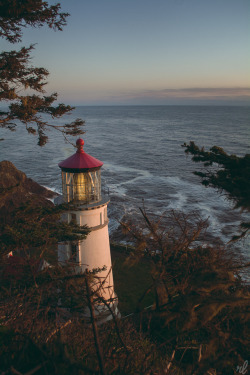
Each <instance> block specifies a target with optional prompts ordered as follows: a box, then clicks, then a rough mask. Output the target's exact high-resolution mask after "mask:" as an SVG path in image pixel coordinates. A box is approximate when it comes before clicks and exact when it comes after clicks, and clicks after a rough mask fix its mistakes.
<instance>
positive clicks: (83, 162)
mask: <svg viewBox="0 0 250 375" xmlns="http://www.w3.org/2000/svg"><path fill="white" fill-rule="evenodd" d="M83 145H84V140H83V139H81V138H79V139H78V140H77V141H76V146H77V151H76V153H75V154H74V155H72V156H70V157H69V158H68V159H65V160H63V161H61V163H59V164H58V165H59V167H60V168H62V169H63V170H68V171H69V172H70V171H72V172H81V170H87V169H94V168H100V167H101V166H102V165H103V162H101V161H100V160H98V159H96V158H94V157H93V156H91V155H89V154H87V153H86V152H85V151H84V150H83Z"/></svg>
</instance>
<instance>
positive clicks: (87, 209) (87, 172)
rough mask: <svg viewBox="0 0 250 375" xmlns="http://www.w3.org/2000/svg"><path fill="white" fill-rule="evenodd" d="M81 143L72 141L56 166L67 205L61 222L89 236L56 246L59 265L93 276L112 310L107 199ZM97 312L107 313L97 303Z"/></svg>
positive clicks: (97, 171) (93, 163)
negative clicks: (83, 229) (66, 264)
mask: <svg viewBox="0 0 250 375" xmlns="http://www.w3.org/2000/svg"><path fill="white" fill-rule="evenodd" d="M83 146H84V141H83V139H78V140H77V141H76V147H77V151H76V153H75V154H73V155H72V156H70V157H69V158H67V159H65V160H63V161H62V162H61V163H59V164H58V165H59V167H60V168H61V172H62V200H63V202H64V203H69V209H68V211H67V212H66V213H64V216H63V220H65V221H67V222H68V223H70V222H71V221H75V222H76V223H77V224H78V225H80V226H83V225H87V226H88V228H89V230H90V233H89V234H88V235H87V237H86V239H84V240H81V241H78V243H77V244H75V242H74V243H70V242H67V243H65V242H64V243H60V244H59V247H58V258H59V262H60V263H61V264H63V263H64V262H71V263H75V265H76V270H77V272H82V273H83V272H85V271H87V272H92V271H94V270H96V269H101V271H100V272H98V273H97V274H96V276H97V277H98V283H96V282H95V283H94V284H93V285H92V290H96V291H97V293H98V295H99V296H101V297H102V298H103V299H105V301H107V302H108V303H109V306H110V307H112V309H113V311H115V310H116V309H117V300H116V298H115V297H116V296H115V293H114V282H113V273H112V267H111V254H110V243H109V233H108V215H107V206H108V203H109V199H107V198H106V197H102V194H101V167H102V165H103V163H102V162H101V161H100V160H98V159H96V158H94V157H93V156H91V155H89V154H87V153H86V152H85V151H84V150H83ZM97 310H98V313H101V312H102V311H104V312H105V310H106V311H107V308H106V306H105V304H103V303H100V304H99V306H98V307H97Z"/></svg>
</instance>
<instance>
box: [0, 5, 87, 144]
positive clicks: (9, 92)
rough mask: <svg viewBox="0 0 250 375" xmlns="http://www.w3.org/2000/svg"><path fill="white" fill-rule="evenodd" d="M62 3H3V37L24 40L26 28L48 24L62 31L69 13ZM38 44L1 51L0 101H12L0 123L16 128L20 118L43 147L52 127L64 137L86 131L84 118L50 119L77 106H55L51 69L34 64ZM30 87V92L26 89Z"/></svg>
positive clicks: (0, 28) (0, 31) (0, 18)
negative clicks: (49, 88) (57, 121)
mask: <svg viewBox="0 0 250 375" xmlns="http://www.w3.org/2000/svg"><path fill="white" fill-rule="evenodd" d="M60 10H61V6H60V4H56V5H49V4H48V3H47V2H45V1H41V0H20V1H15V0H8V1H6V0H5V1H3V2H1V3H0V36H1V37H2V38H5V39H6V40H7V41H9V42H10V43H17V42H20V41H21V40H22V30H23V28H25V27H29V26H30V27H41V26H43V25H45V24H47V25H48V26H49V27H50V28H52V29H54V30H62V28H63V26H65V25H66V18H67V17H68V15H69V14H68V13H63V12H61V11H60ZM33 49H34V45H31V46H29V47H22V48H20V49H19V50H12V51H9V52H2V53H1V54H0V79H1V80H0V101H1V102H5V103H7V104H8V110H5V111H4V110H2V111H1V112H0V126H1V127H3V128H7V129H10V130H15V128H16V126H17V123H18V122H17V120H19V121H20V122H21V123H22V124H24V126H25V127H26V130H27V132H28V133H30V134H37V135H38V144H39V146H43V145H45V144H46V142H47V140H48V135H47V131H48V130H49V129H51V128H53V129H56V130H58V131H60V132H61V133H62V134H63V135H64V137H67V136H68V135H79V134H83V133H84V131H83V129H82V126H83V125H84V121H83V120H82V119H79V118H78V119H76V120H75V121H73V122H71V123H69V124H64V125H55V124H52V123H51V122H50V121H49V120H48V119H47V117H48V116H46V119H45V116H43V115H49V118H51V119H54V118H59V117H61V116H63V115H64V114H66V113H69V112H71V111H72V110H73V109H74V107H71V106H69V105H65V104H62V103H60V104H58V105H56V106H53V103H54V102H55V101H56V100H57V96H58V95H57V93H53V94H51V95H45V94H46V92H45V89H44V87H45V85H46V84H47V77H48V75H49V72H48V70H47V69H44V68H42V67H34V66H32V64H31V52H32V50H33ZM26 90H28V94H27V92H26Z"/></svg>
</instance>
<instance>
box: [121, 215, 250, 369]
mask: <svg viewBox="0 0 250 375" xmlns="http://www.w3.org/2000/svg"><path fill="white" fill-rule="evenodd" d="M141 213H142V218H143V220H142V221H141V222H140V223H138V224H135V222H134V220H133V219H132V220H129V219H127V220H126V221H124V222H123V223H122V225H123V228H124V229H125V231H126V233H128V235H129V240H130V242H131V241H133V243H134V245H135V250H134V252H131V254H130V256H129V257H128V260H127V262H128V263H131V262H140V261H141V260H142V259H146V260H147V261H148V262H149V264H150V265H151V272H150V274H151V278H152V284H151V286H150V287H149V288H148V289H147V290H145V293H144V294H143V295H142V298H141V299H143V298H144V297H145V295H146V294H147V293H149V292H150V291H151V290H153V291H154V296H155V304H154V309H152V310H148V311H147V312H145V311H144V312H143V311H141V317H142V318H141V326H143V327H144V330H145V331H148V330H149V335H150V338H151V340H154V341H155V342H157V344H158V346H159V347H160V348H161V350H162V355H163V356H165V357H166V358H169V364H168V365H167V366H166V368H165V373H171V374H176V373H181V374H197V375H198V374H208V373H216V374H233V373H234V369H236V367H237V365H239V364H240V363H242V364H243V363H244V361H245V358H247V350H248V349H247V341H248V335H249V331H248V328H247V322H248V319H249V315H248V308H249V300H250V299H249V296H250V295H249V288H247V287H246V286H245V285H244V282H242V280H241V276H240V273H239V271H240V270H243V269H244V268H245V267H247V266H248V267H249V264H248V265H244V263H241V260H240V259H239V257H236V256H235V254H233V253H232V252H231V251H230V250H229V249H228V248H224V247H222V246H221V245H216V244H211V241H208V240H206V236H205V230H206V228H207V222H206V221H204V220H202V219H201V218H199V217H197V216H194V215H185V214H183V213H177V212H174V211H173V212H172V213H170V214H168V215H162V216H161V217H160V218H155V217H154V216H153V215H149V214H147V213H146V211H145V209H141ZM139 302H140V301H139ZM170 369H171V370H172V369H173V372H171V370H170ZM212 369H214V370H215V372H214V370H213V372H212V371H211V370H212ZM169 371H170V372H169ZM180 371H181V372H180Z"/></svg>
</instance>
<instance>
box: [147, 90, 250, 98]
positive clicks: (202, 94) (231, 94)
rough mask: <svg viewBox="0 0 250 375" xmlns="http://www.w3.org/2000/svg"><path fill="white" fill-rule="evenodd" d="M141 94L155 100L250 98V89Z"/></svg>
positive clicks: (148, 92) (163, 91)
mask: <svg viewBox="0 0 250 375" xmlns="http://www.w3.org/2000/svg"><path fill="white" fill-rule="evenodd" d="M141 94H142V95H143V96H144V95H145V96H146V97H147V96H151V97H155V98H157V97H158V98H188V99H190V98H204V99H209V98H211V99H214V98H237V97H240V98H242V97H246V98H250V88H248V87H243V88H242V87H230V88H228V87H220V88H217V87H216V88H213V87H204V88H200V87H191V88H181V89H163V90H145V91H144V92H143V93H142V92H141Z"/></svg>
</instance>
